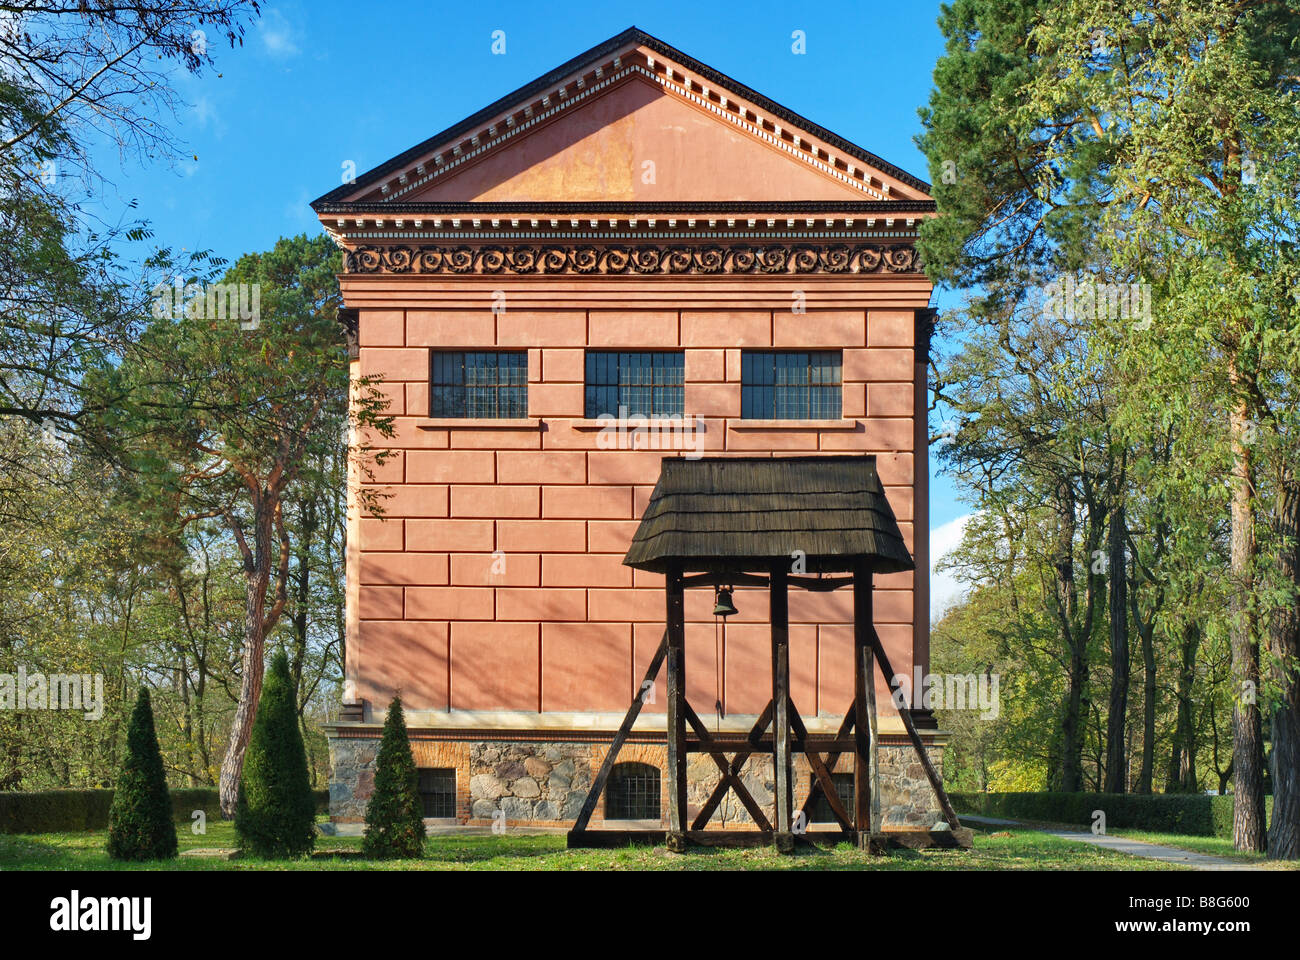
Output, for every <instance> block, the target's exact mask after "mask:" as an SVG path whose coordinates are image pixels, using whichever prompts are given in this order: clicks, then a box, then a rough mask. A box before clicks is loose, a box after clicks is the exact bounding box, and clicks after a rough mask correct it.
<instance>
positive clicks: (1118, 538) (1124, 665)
mask: <svg viewBox="0 0 1300 960" xmlns="http://www.w3.org/2000/svg"><path fill="white" fill-rule="evenodd" d="M1126 536H1127V531H1126V530H1125V526H1124V507H1123V505H1122V504H1116V505H1115V507H1114V509H1112V510H1111V514H1110V531H1109V543H1108V544H1107V550H1108V553H1109V555H1110V668H1111V681H1110V705H1109V709H1108V711H1107V714H1106V779H1105V786H1104V787H1103V789H1104V791H1105V792H1106V793H1123V792H1124V791H1125V789H1126V788H1127V786H1128V783H1127V776H1126V774H1127V772H1128V771H1127V769H1126V765H1125V760H1126V759H1127V751H1126V750H1125V740H1124V722H1125V720H1126V719H1127V717H1128V688H1129V659H1130V658H1129V645H1128V577H1127V573H1126V569H1125V564H1124V540H1125V537H1126Z"/></svg>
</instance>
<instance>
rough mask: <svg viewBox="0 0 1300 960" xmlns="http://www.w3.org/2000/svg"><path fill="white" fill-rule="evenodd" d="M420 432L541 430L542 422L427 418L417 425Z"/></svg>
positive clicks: (472, 418)
mask: <svg viewBox="0 0 1300 960" xmlns="http://www.w3.org/2000/svg"><path fill="white" fill-rule="evenodd" d="M415 426H416V427H417V428H418V429H420V430H540V429H542V421H541V420H539V419H535V418H533V417H521V418H519V419H512V420H489V419H475V418H474V417H426V418H425V419H423V420H421V421H419V422H418V423H417V424H416V425H415Z"/></svg>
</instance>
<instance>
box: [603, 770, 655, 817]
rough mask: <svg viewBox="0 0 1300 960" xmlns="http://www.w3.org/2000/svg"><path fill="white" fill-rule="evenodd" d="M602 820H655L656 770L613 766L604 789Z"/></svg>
mask: <svg viewBox="0 0 1300 960" xmlns="http://www.w3.org/2000/svg"><path fill="white" fill-rule="evenodd" d="M605 819H606V820H658V819H659V768H658V767H652V766H651V765H650V764H648V763H616V764H614V769H613V770H611V771H610V773H609V784H608V785H607V786H606V787H605Z"/></svg>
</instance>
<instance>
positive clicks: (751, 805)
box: [686, 703, 772, 830]
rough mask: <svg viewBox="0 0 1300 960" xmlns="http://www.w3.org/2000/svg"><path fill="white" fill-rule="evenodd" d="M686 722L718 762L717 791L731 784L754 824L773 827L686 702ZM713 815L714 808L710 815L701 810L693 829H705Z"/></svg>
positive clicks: (763, 827) (767, 828)
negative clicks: (714, 747)
mask: <svg viewBox="0 0 1300 960" xmlns="http://www.w3.org/2000/svg"><path fill="white" fill-rule="evenodd" d="M686 722H687V723H689V724H690V725H691V727H692V729H694V730H695V735H696V736H697V737H699V740H700V744H701V745H702V746H704V747H705V748H706V749H707V750H708V754H709V756H711V757H712V758H713V762H714V763H715V764H717V766H718V769H719V770H720V771H722V780H721V781H719V783H718V785H717V787H715V788H714V789H715V792H716V791H717V790H725V788H726V787H728V786H730V787H731V789H732V790H734V791H735V792H736V798H737V799H738V800H740V802H741V803H742V804H744V806H745V809H746V810H748V811H749V815H750V817H751V818H753V820H754V824H755V825H756V826H757V827H758V829H760V830H770V829H772V825H771V824H770V823H768V822H767V815H766V814H764V813H763V808H762V807H760V806H759V805H758V802H757V801H756V800H755V799H754V796H753V794H751V793H750V792H749V788H748V787H746V786H745V784H744V781H742V780H741V779H740V775H739V773H738V772H737V773H733V772H732V771H731V766H730V765H729V764H728V762H727V757H726V754H724V753H722V751H721V750H715V749H713V746H711V745H712V744H714V743H715V741H714V739H713V737H712V736H711V735H710V734H709V728H708V727H706V726H705V725H704V723H703V722H702V721H701V720H700V718H699V715H698V714H696V712H695V710H694V709H692V707H691V705H690V704H689V703H688V704H686ZM712 816H713V810H709V812H708V816H705V815H704V811H703V810H701V811H700V814H699V815H698V816H696V818H695V821H694V822H693V823H692V824H691V829H692V830H703V829H704V827H705V825H706V824H708V822H709V819H710V818H711V817H712Z"/></svg>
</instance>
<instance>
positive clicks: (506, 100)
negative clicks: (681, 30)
mask: <svg viewBox="0 0 1300 960" xmlns="http://www.w3.org/2000/svg"><path fill="white" fill-rule="evenodd" d="M628 44H639V45H641V46H645V47H649V48H650V49H652V50H654V51H655V52H656V53H658V54H659V55H660V56H663V57H666V58H668V59H671V60H675V61H677V62H678V63H679V64H681V65H682V66H683V67H685V68H686V69H688V70H691V71H693V72H694V73H697V74H699V75H700V76H702V77H704V78H705V79H707V80H708V81H709V82H710V83H713V84H716V85H718V86H722V87H727V88H728V89H730V90H731V91H732V92H733V93H734V94H736V95H737V96H738V97H743V98H744V99H747V100H749V101H750V102H752V103H754V104H755V105H756V106H758V107H760V108H761V109H763V110H765V111H767V112H768V113H771V114H772V115H773V116H777V117H780V118H781V119H782V120H784V121H785V122H786V123H789V124H791V125H793V126H796V127H801V128H802V129H804V130H806V131H807V132H808V133H809V134H812V135H813V136H816V137H818V138H820V139H822V140H824V141H825V142H826V143H828V144H830V145H831V146H833V147H835V148H836V149H838V150H842V151H843V152H845V153H847V154H850V155H852V156H854V157H856V158H857V159H858V160H861V161H862V162H863V163H866V164H868V165H870V166H873V167H875V168H876V169H877V170H879V171H880V172H881V173H885V174H888V175H889V176H891V177H894V178H895V179H897V180H900V181H902V182H903V183H906V184H908V185H909V186H911V187H914V188H916V189H918V190H921V191H923V192H924V193H926V194H927V195H928V194H929V193H930V190H931V185H930V184H929V183H927V182H926V181H924V180H922V179H920V178H919V177H916V176H913V175H912V174H910V173H908V172H907V171H906V170H903V169H902V168H901V167H897V166H895V165H894V164H892V163H889V162H888V161H887V160H884V159H882V158H881V157H878V156H876V155H875V154H874V153H872V152H871V151H869V150H865V149H863V148H862V147H859V146H858V145H857V144H855V143H852V142H851V141H849V140H845V139H844V138H843V137H841V136H839V135H838V134H835V133H832V132H831V131H829V130H827V129H826V128H824V127H822V126H820V125H819V124H816V123H813V122H812V121H811V120H809V119H808V118H807V117H804V116H802V115H801V114H799V113H796V112H795V111H793V110H791V109H789V108H788V107H784V106H782V105H781V104H779V103H777V102H776V101H774V100H772V99H770V98H768V97H765V96H763V94H761V93H759V92H758V91H756V90H753V89H752V88H750V87H748V86H746V85H745V84H743V83H740V82H738V81H736V80H734V79H732V78H731V77H729V76H727V75H726V74H725V73H722V72H721V71H718V70H715V69H714V68H712V67H710V66H708V65H707V64H704V63H701V62H700V61H698V60H696V59H695V58H694V57H691V56H688V55H687V54H685V53H683V52H682V51H680V50H678V49H677V48H676V47H673V46H672V45H671V44H668V43H665V42H664V41H662V40H660V39H658V38H657V37H653V36H651V35H650V34H648V33H646V32H645V31H644V30H641V29H639V28H637V27H635V26H633V27H629V28H628V29H626V30H624V31H623V32H622V33H620V34H617V35H616V36H613V37H610V38H609V39H608V40H605V41H604V42H602V43H600V44H597V45H596V46H594V47H592V48H591V49H589V50H587V51H586V52H584V53H581V54H579V55H578V56H576V57H573V58H572V59H570V60H568V61H566V62H565V63H562V64H561V65H560V66H558V67H556V68H554V69H553V70H550V71H548V72H547V73H546V74H544V75H543V76H540V77H538V78H537V79H535V80H533V81H531V82H529V83H527V84H525V85H524V86H522V87H519V88H518V89H516V90H514V91H512V92H511V93H508V94H506V95H505V96H504V97H501V98H499V99H497V100H496V101H494V102H492V103H490V104H488V105H487V106H486V107H484V108H483V109H481V110H479V111H477V112H475V113H473V114H471V115H470V116H468V117H466V118H465V119H463V120H461V121H460V122H459V123H456V124H454V125H453V126H450V127H448V128H446V129H445V130H442V131H441V132H439V133H436V134H434V135H433V136H431V137H429V138H427V139H425V140H423V141H421V142H420V143H418V144H416V145H415V146H413V147H411V148H410V149H408V150H404V151H402V152H401V153H399V154H397V155H396V156H394V157H392V158H391V159H389V160H387V161H385V162H384V163H382V164H380V165H379V166H377V167H374V168H373V169H371V170H368V171H367V172H366V173H364V174H362V175H361V176H360V177H357V178H356V179H355V180H353V181H352V182H351V183H345V184H342V185H341V186H338V187H335V188H334V189H333V190H331V191H329V192H328V193H326V194H323V195H322V196H320V197H317V198H316V199H315V200H313V201H312V202H311V207H312V209H313V210H316V211H317V212H318V213H319V212H321V209H320V208H321V205H323V204H333V203H338V202H341V201H343V200H344V198H345V197H347V196H349V195H352V194H355V193H356V192H357V191H359V190H362V189H364V188H366V187H370V186H373V185H374V184H376V183H378V182H380V181H381V180H383V179H384V178H385V177H386V176H387V175H388V174H390V173H392V172H394V171H396V170H398V169H401V168H402V167H405V166H407V165H409V164H410V163H411V162H413V161H414V160H415V159H416V158H417V157H419V156H422V155H424V154H426V153H429V152H430V151H432V150H434V149H436V148H437V146H438V145H439V144H441V143H444V142H446V141H447V140H450V139H451V138H453V137H458V136H460V135H461V134H463V133H466V132H468V131H469V130H472V129H474V128H476V127H480V126H482V125H483V124H484V123H486V122H487V121H488V120H489V119H490V118H492V117H494V116H496V115H497V114H499V113H501V112H503V111H505V110H507V109H508V108H509V107H511V106H512V105H514V104H516V103H518V102H520V101H521V100H526V99H528V98H530V97H531V96H532V95H533V94H535V93H538V92H540V91H542V90H544V89H546V88H548V87H550V86H553V85H554V84H556V83H558V82H560V81H561V80H562V79H563V78H564V77H566V76H568V75H569V74H571V73H573V72H574V71H575V70H579V69H581V68H583V67H585V66H587V65H589V64H590V63H591V62H593V61H595V60H599V59H601V58H603V57H605V56H607V55H609V54H610V53H613V52H614V51H615V50H618V49H619V48H621V47H624V46H627V45H628Z"/></svg>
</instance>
